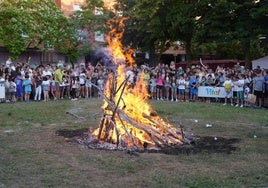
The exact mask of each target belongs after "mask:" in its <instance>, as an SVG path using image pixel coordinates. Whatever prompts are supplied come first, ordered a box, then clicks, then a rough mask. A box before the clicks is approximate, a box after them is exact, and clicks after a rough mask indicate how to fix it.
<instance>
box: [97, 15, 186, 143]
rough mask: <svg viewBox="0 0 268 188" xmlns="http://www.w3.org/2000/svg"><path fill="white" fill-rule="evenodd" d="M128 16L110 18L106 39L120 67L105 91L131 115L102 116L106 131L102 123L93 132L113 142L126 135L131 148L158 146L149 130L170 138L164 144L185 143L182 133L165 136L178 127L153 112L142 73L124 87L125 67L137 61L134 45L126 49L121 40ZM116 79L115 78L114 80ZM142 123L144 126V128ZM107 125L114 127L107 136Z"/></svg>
mask: <svg viewBox="0 0 268 188" xmlns="http://www.w3.org/2000/svg"><path fill="white" fill-rule="evenodd" d="M126 19H127V18H117V19H113V20H110V21H109V22H108V24H109V26H110V32H109V34H108V35H107V37H106V40H107V42H108V45H109V48H110V49H111V53H112V56H113V57H114V60H113V61H114V63H116V64H117V65H118V68H117V74H116V77H113V76H112V75H109V78H108V81H107V83H106V87H105V91H104V94H105V96H107V98H110V97H113V101H114V102H115V104H116V105H117V109H118V110H121V111H123V112H124V113H123V114H125V115H126V117H125V118H127V117H129V119H128V121H123V120H122V119H120V118H119V117H118V116H114V121H109V118H106V119H103V121H102V122H101V126H104V128H103V129H104V131H100V127H99V128H98V129H96V130H95V131H94V132H93V134H94V135H96V136H99V138H100V139H103V138H105V137H106V138H109V140H111V141H112V142H113V143H116V142H117V141H118V136H120V138H119V139H123V140H124V141H125V142H126V144H127V145H128V146H127V147H129V148H131V147H133V146H134V145H136V146H138V147H141V148H142V147H143V145H144V144H145V143H146V144H148V145H150V146H152V147H156V145H155V140H153V137H152V136H150V135H151V132H150V131H152V132H154V133H156V134H158V135H157V136H158V137H164V140H165V142H167V143H165V144H171V145H172V144H173V145H175V144H179V143H182V142H181V140H182V137H181V135H177V138H174V137H172V138H166V137H167V136H163V135H169V134H174V135H176V134H177V133H176V132H177V129H176V128H175V127H173V126H172V125H170V124H169V123H166V122H165V121H164V120H163V119H161V118H160V117H159V116H157V115H155V114H154V112H153V110H152V108H151V106H150V105H149V104H148V103H147V101H146V99H148V96H149V94H148V89H147V86H146V84H145V82H144V80H143V77H142V76H140V77H139V80H138V81H137V82H136V83H135V85H134V87H130V85H129V83H127V85H126V87H122V85H123V83H125V82H126V80H127V73H126V72H127V70H126V69H128V68H126V64H128V65H129V67H133V65H134V63H135V61H134V59H133V52H134V51H133V50H131V49H127V50H126V49H124V48H123V45H122V43H121V39H122V37H123V33H124V21H125V20H126ZM122 62H124V63H122ZM113 79H116V80H115V81H114V80H113ZM115 83H116V84H115ZM113 87H115V88H113ZM114 91H117V92H114ZM112 92H114V93H112ZM108 103H109V102H107V101H106V100H104V105H103V107H102V108H103V109H104V111H105V114H107V115H110V116H112V115H113V114H114V111H113V109H112V110H111V109H109V104H108ZM152 114H154V115H152ZM148 117H149V118H148ZM142 126H145V127H144V128H142ZM108 127H109V129H111V130H112V131H109V132H108V134H109V135H108V136H107V135H105V134H106V133H105V130H106V132H107V129H108ZM139 127H140V128H139ZM148 130H149V132H148ZM129 135H131V137H132V138H133V140H131V139H130V136H129ZM157 136H156V137H157ZM175 137H176V136H175ZM161 144H163V143H161V142H160V145H161Z"/></svg>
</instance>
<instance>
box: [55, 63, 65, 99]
mask: <svg viewBox="0 0 268 188" xmlns="http://www.w3.org/2000/svg"><path fill="white" fill-rule="evenodd" d="M63 70H64V67H63V66H62V65H60V66H58V68H57V69H56V71H55V72H54V81H55V89H56V96H55V99H56V100H57V99H60V83H61V82H62V77H63V75H64V72H63Z"/></svg>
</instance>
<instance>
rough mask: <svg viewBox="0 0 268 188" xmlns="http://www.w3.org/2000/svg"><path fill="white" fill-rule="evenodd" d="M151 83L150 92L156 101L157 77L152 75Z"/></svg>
mask: <svg viewBox="0 0 268 188" xmlns="http://www.w3.org/2000/svg"><path fill="white" fill-rule="evenodd" d="M149 83H150V92H151V96H152V99H156V79H155V75H152V77H151V79H150V81H149Z"/></svg>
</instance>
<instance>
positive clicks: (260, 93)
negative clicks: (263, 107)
mask: <svg viewBox="0 0 268 188" xmlns="http://www.w3.org/2000/svg"><path fill="white" fill-rule="evenodd" d="M254 95H256V97H257V99H259V98H262V91H256V90H254Z"/></svg>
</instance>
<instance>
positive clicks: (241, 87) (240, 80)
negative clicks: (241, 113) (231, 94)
mask: <svg viewBox="0 0 268 188" xmlns="http://www.w3.org/2000/svg"><path fill="white" fill-rule="evenodd" d="M236 84H237V96H236V98H237V99H236V105H235V107H238V106H239V104H240V107H241V108H242V107H243V100H244V84H245V79H244V75H242V74H239V75H238V81H237V82H236Z"/></svg>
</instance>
